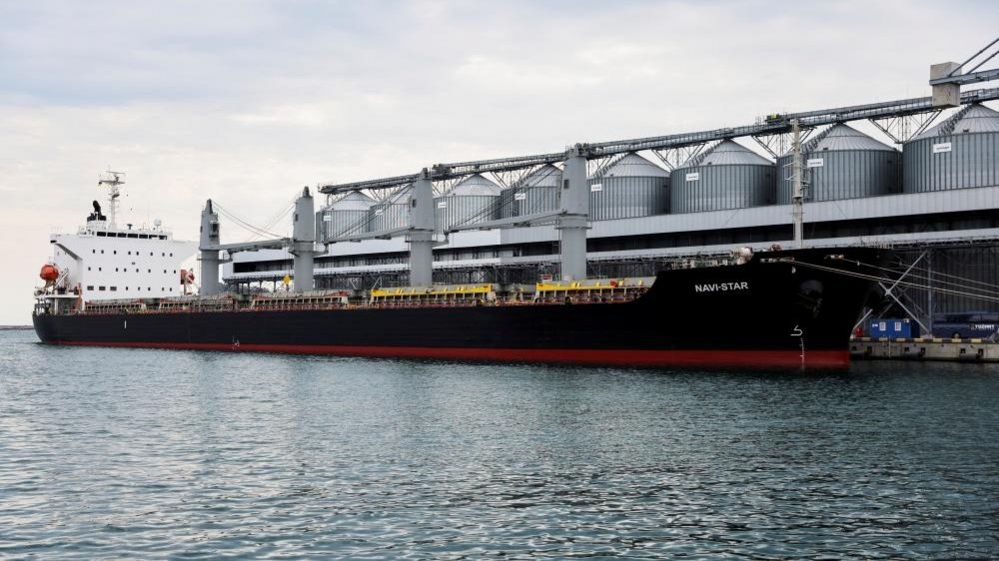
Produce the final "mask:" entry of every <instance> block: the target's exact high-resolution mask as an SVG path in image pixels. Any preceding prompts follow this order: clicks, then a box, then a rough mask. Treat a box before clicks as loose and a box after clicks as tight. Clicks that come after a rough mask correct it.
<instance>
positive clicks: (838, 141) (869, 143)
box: [785, 123, 895, 156]
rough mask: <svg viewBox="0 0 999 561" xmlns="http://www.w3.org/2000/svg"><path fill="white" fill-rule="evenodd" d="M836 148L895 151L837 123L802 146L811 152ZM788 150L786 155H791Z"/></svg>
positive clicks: (805, 151) (805, 150)
mask: <svg viewBox="0 0 999 561" xmlns="http://www.w3.org/2000/svg"><path fill="white" fill-rule="evenodd" d="M835 150H861V151H865V150H866V151H870V150H875V151H885V150H890V151H893V152H894V151H895V149H894V148H892V147H891V146H888V145H887V144H885V143H884V142H881V141H879V140H876V139H874V138H871V137H870V136H868V135H866V134H864V133H862V132H860V131H858V130H857V129H855V128H853V127H850V126H848V125H844V124H843V123H837V124H835V125H833V126H831V127H829V128H828V129H826V130H824V131H822V132H821V133H819V134H818V135H817V136H816V137H815V138H813V139H811V140H809V141H808V142H806V143H805V145H804V146H803V147H802V152H804V153H806V154H811V153H812V152H827V151H828V152H831V151H835ZM790 154H791V153H790V152H788V153H787V154H785V156H788V155H790Z"/></svg>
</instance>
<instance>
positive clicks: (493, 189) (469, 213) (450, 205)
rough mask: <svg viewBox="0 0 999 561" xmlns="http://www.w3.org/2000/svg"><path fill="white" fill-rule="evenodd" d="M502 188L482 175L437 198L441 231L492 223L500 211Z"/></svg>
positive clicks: (436, 203)
mask: <svg viewBox="0 0 999 561" xmlns="http://www.w3.org/2000/svg"><path fill="white" fill-rule="evenodd" d="M499 197H500V186H499V185H497V184H495V183H493V182H492V181H490V180H488V179H486V178H485V177H482V176H481V175H479V174H475V175H470V176H468V177H466V178H465V179H462V180H461V182H459V183H458V184H457V185H455V186H454V188H452V189H451V190H450V191H448V192H447V193H446V194H445V195H443V196H441V197H437V198H436V199H434V207H435V211H434V215H435V217H436V221H437V230H438V231H447V230H448V229H449V228H451V227H454V226H464V225H467V224H475V223H477V222H484V221H487V220H493V219H494V218H496V217H497V214H496V213H497V211H498V209H499Z"/></svg>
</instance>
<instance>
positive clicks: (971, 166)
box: [902, 104, 999, 193]
mask: <svg viewBox="0 0 999 561" xmlns="http://www.w3.org/2000/svg"><path fill="white" fill-rule="evenodd" d="M902 161H903V182H902V189H903V191H904V192H906V193H925V192H928V191H944V190H948V189H964V188H968V187H987V186H992V185H999V112H996V111H993V110H992V109H990V108H988V107H986V106H984V105H979V104H972V105H968V106H967V107H965V108H964V109H962V110H961V111H959V112H957V113H955V114H954V116H952V117H951V118H949V119H947V120H946V121H944V122H943V123H940V124H939V125H937V126H935V127H933V128H932V129H930V130H928V131H926V132H924V133H923V134H920V135H919V136H917V137H916V138H914V139H912V140H910V141H909V142H907V143H905V145H904V147H903V149H902Z"/></svg>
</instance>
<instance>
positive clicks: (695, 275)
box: [32, 176, 880, 368]
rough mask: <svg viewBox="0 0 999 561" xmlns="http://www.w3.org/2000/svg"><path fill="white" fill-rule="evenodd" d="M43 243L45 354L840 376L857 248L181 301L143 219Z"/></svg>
mask: <svg viewBox="0 0 999 561" xmlns="http://www.w3.org/2000/svg"><path fill="white" fill-rule="evenodd" d="M102 181H107V182H108V183H107V185H109V186H110V189H111V192H112V194H113V195H112V197H111V198H110V200H109V203H110V205H111V208H110V212H109V216H106V215H105V214H104V213H103V212H102V209H101V207H100V205H99V204H98V203H97V202H96V201H95V202H94V212H92V213H91V214H90V215H89V216H88V219H87V222H86V224H85V226H83V227H82V228H81V229H80V230H79V231H78V232H77V233H76V234H72V235H53V236H52V238H51V242H52V245H53V248H54V250H53V257H52V260H51V262H49V263H47V264H46V265H45V266H44V267H43V268H42V271H41V277H42V279H43V280H44V281H45V286H43V287H41V288H39V289H37V290H36V294H35V299H36V300H35V302H36V303H35V308H34V312H33V317H32V319H33V323H34V328H35V331H36V333H37V334H38V337H39V339H40V340H41V341H42V342H44V343H48V344H53V345H86V346H106V347H148V348H163V349H200V350H213V351H229V352H275V353H306V354H324V355H344V356H366V357H395V358H422V359H442V360H462V361H505V362H537V363H569V364H586V365H623V366H642V367H645V366H656V367H659V366H697V367H699V366H710V367H778V368H844V367H846V366H848V365H849V349H848V343H849V337H850V334H851V329H852V327H853V325H854V322H855V321H856V320H857V318H858V317H859V316H860V314H861V312H862V310H863V308H864V307H865V303H866V302H867V299H868V298H869V296H870V295H871V293H872V290H871V289H872V284H873V283H872V281H871V280H870V279H869V278H868V277H867V276H866V275H864V274H862V272H861V270H860V269H861V267H862V266H863V264H865V263H872V262H875V261H877V260H878V259H879V253H880V252H879V250H876V249H871V248H859V247H852V248H828V249H816V248H812V249H800V250H783V249H780V248H776V247H773V248H768V249H766V250H759V251H753V250H752V249H750V248H740V249H738V250H736V251H734V252H733V253H732V254H731V255H730V256H722V257H716V258H711V259H701V260H693V261H692V260H689V259H688V260H678V261H676V262H672V263H668V264H664V267H663V270H661V271H659V272H658V274H657V275H655V276H654V277H648V278H612V279H610V278H609V279H587V280H580V281H555V280H543V281H541V282H537V283H535V284H530V285H523V284H518V285H497V284H465V285H432V286H427V287H398V288H379V289H371V290H356V291H346V290H311V291H304V292H290V291H289V292H281V291H277V292H265V293H254V294H237V293H224V292H223V293H219V294H210V295H204V294H201V295H197V294H188V292H189V291H190V290H192V288H193V285H194V275H193V273H192V272H190V271H188V270H186V269H183V268H181V263H182V262H183V261H184V260H185V259H186V258H188V257H189V256H190V255H191V254H192V253H193V252H194V250H195V246H194V244H193V243H187V242H179V241H176V240H174V239H173V236H172V234H170V233H169V232H168V231H167V230H165V229H163V228H162V225H161V224H160V223H159V222H158V221H157V222H156V223H155V225H154V226H153V227H152V228H147V227H134V226H133V225H131V224H129V225H126V226H125V227H120V226H118V224H117V222H116V220H115V214H114V211H115V198H116V196H117V195H116V194H115V193H117V189H118V185H119V184H120V183H121V182H122V181H121V179H120V177H117V176H115V177H112V178H110V179H107V180H102Z"/></svg>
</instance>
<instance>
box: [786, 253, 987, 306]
mask: <svg viewBox="0 0 999 561" xmlns="http://www.w3.org/2000/svg"><path fill="white" fill-rule="evenodd" d="M790 263H792V264H795V265H801V266H802V267H809V268H812V269H816V270H819V271H826V272H830V273H835V274H840V275H844V276H848V277H853V278H858V279H864V280H869V281H875V282H890V283H892V284H894V285H896V286H905V287H909V288H914V289H917V290H925V291H929V292H939V293H941V294H952V295H955V296H963V297H966V298H972V299H978V300H984V301H987V302H999V296H988V295H984V294H976V293H973V292H966V291H963V290H955V289H952V288H940V287H935V286H929V285H925V284H919V283H915V282H910V281H904V280H901V279H893V278H890V277H883V276H879V275H871V274H867V273H860V272H856V271H848V270H845V269H840V268H837V267H830V266H828V265H819V264H818V263H808V262H806V261H790ZM855 263H857V264H860V265H867V266H871V265H869V264H866V263H861V262H859V261H856V262H855Z"/></svg>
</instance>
